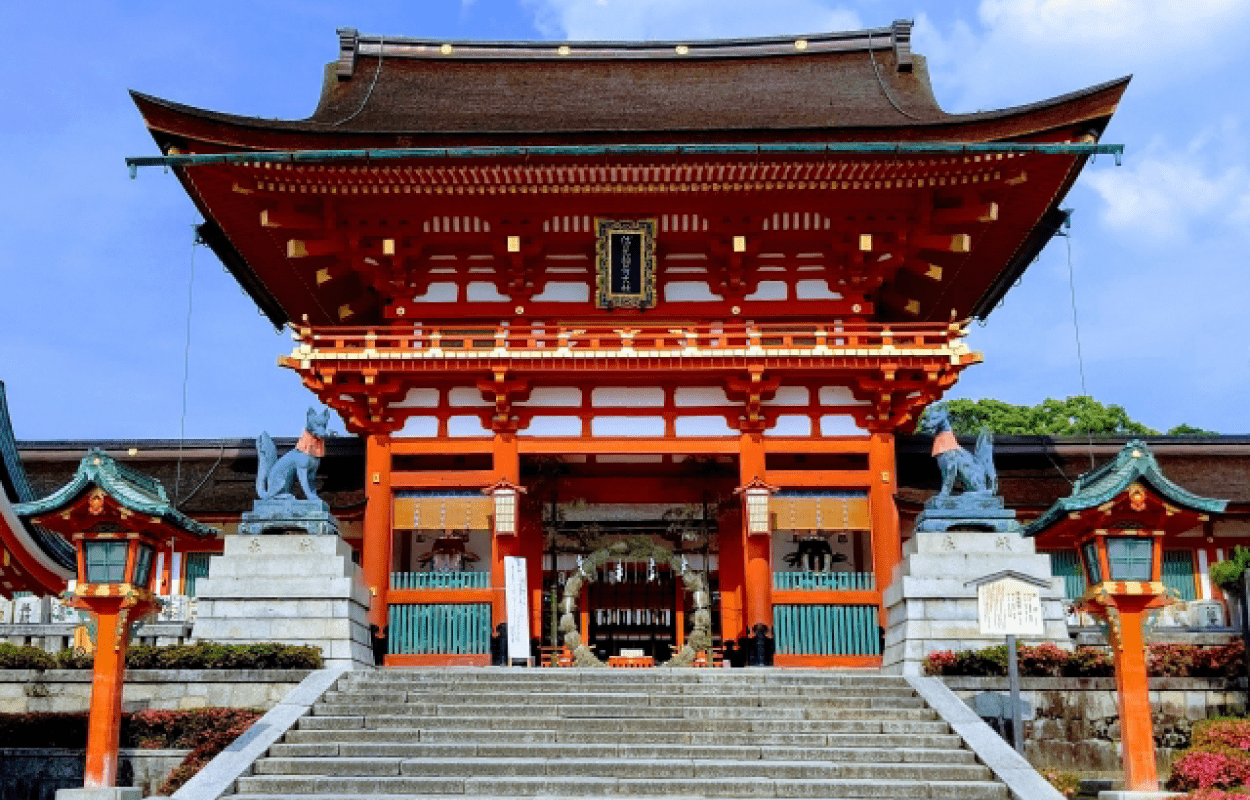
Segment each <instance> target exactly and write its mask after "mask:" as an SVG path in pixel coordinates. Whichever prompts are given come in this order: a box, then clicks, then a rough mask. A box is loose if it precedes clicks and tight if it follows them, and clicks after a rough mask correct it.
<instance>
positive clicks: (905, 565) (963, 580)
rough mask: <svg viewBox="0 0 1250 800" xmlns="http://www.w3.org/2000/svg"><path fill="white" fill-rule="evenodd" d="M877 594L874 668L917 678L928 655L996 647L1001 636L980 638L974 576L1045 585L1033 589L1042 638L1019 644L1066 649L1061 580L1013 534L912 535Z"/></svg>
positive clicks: (1028, 542)
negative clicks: (879, 629)
mask: <svg viewBox="0 0 1250 800" xmlns="http://www.w3.org/2000/svg"><path fill="white" fill-rule="evenodd" d="M905 553H906V556H905V558H904V560H903V562H902V563H900V564H899V565H898V566H897V567H896V568H895V574H894V580H893V581H892V582H891V584H890V587H889V588H888V589H887V590H886V592H885V596H884V599H885V604H886V620H887V624H886V631H885V649H884V651H883V653H882V669H883V670H884V671H885V672H888V673H893V674H902V675H920V674H923V672H924V664H923V662H924V659H925V657H926V656H927V655H928V654H929V653H932V652H934V651H935V650H975V649H980V648H982V647H990V646H993V645H1000V644H1003V643H1004V642H1005V637H1002V636H996V637H988V636H982V635H981V626H980V622H979V620H978V615H977V614H978V612H977V590H976V586H975V585H973V584H974V582H975V581H977V580H978V579H979V578H982V577H985V576H987V575H993V574H995V573H997V572H1001V571H1004V570H1010V571H1012V572H1016V573H1020V574H1022V575H1027V576H1029V577H1030V578H1035V579H1037V580H1040V581H1045V582H1046V583H1047V584H1048V586H1047V587H1046V588H1044V589H1042V590H1041V596H1042V618H1043V635H1042V636H1041V637H1038V638H1029V639H1025V638H1023V637H1022V638H1021V641H1022V642H1024V643H1027V644H1041V643H1043V642H1051V643H1053V644H1055V645H1058V646H1060V647H1063V648H1065V649H1068V648H1071V647H1072V642H1071V638H1070V637H1069V635H1068V625H1067V616H1066V613H1065V603H1064V596H1063V579H1062V578H1055V577H1053V576H1052V575H1051V574H1050V559H1049V557H1048V556H1046V555H1042V554H1038V553H1036V552H1035V551H1034V547H1033V541H1032V540H1031V539H1024V537H1022V536H1021V535H1020V534H1019V533H1016V532H1013V531H992V532H991V531H916V532H915V534H914V536H913V537H912V539H911V540H910V541H909V542H908V543H907V546H906V548H905Z"/></svg>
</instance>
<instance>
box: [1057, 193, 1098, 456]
mask: <svg viewBox="0 0 1250 800" xmlns="http://www.w3.org/2000/svg"><path fill="white" fill-rule="evenodd" d="M1071 219H1072V213H1071V212H1069V213H1068V220H1069V221H1070V220H1071ZM1063 238H1064V241H1065V242H1066V243H1067V246H1068V291H1069V294H1070V296H1071V299H1072V334H1073V337H1074V338H1075V339H1076V368H1077V370H1078V371H1079V372H1080V375H1081V396H1082V397H1085V398H1087V399H1092V398H1090V396H1089V390H1088V389H1086V388H1085V359H1084V358H1083V356H1082V355H1081V326H1080V324H1079V323H1078V321H1077V317H1076V270H1074V269H1073V267H1072V234H1071V233H1064V234H1063ZM1085 441H1086V444H1087V446H1088V447H1089V468H1090V471H1091V472H1092V471H1093V469H1094V434H1093V431H1092V430H1091V429H1090V426H1089V422H1088V420H1087V421H1086V423H1085Z"/></svg>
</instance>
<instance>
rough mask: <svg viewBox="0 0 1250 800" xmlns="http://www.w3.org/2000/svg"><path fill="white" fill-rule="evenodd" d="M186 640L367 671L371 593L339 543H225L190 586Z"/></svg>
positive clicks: (291, 539) (259, 539)
mask: <svg viewBox="0 0 1250 800" xmlns="http://www.w3.org/2000/svg"><path fill="white" fill-rule="evenodd" d="M196 595H197V606H198V609H197V615H196V620H195V627H194V628H193V629H192V631H191V635H192V638H194V639H196V640H197V641H198V640H203V641H212V642H219V643H221V644H245V643H254V642H280V643H282V644H293V645H315V646H317V647H320V648H321V654H322V655H323V656H324V657H325V663H326V666H327V667H334V666H351V667H364V666H372V665H373V651H372V650H371V649H370V641H369V623H368V616H367V613H368V610H369V593H368V590H367V589H366V588H365V586H364V581H363V580H362V579H361V576H360V567H357V566H356V565H355V564H353V563H352V559H351V547H349V546H348V544H347V543H346V542H344V541H343V540H342V539H340V538H338V537H337V536H298V535H297V536H230V537H227V538H226V548H225V553H224V554H223V555H220V556H214V557H213V558H212V559H210V560H209V566H208V577H207V578H201V579H200V580H199V581H198V582H197V583H196Z"/></svg>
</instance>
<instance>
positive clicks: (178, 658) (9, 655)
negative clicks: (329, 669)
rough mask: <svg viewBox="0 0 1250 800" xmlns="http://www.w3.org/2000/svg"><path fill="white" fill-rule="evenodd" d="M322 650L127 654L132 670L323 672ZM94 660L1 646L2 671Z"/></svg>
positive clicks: (170, 648)
mask: <svg viewBox="0 0 1250 800" xmlns="http://www.w3.org/2000/svg"><path fill="white" fill-rule="evenodd" d="M322 663H323V662H322V658H321V649H320V648H318V647H312V646H297V645H289V644H277V643H273V642H265V643H261V644H215V643H213V642H200V643H198V644H191V645H165V646H161V647H154V646H152V645H133V646H131V647H130V648H129V649H127V651H126V666H127V667H128V668H129V669H321V666H322ZM91 664H92V657H91V656H89V655H83V654H81V653H76V652H74V651H73V650H62V651H61V652H59V653H57V654H56V655H55V656H53V655H50V654H48V653H45V652H44V651H43V650H41V649H39V648H38V647H31V646H29V645H21V646H19V645H12V644H8V643H0V669H39V670H42V669H91Z"/></svg>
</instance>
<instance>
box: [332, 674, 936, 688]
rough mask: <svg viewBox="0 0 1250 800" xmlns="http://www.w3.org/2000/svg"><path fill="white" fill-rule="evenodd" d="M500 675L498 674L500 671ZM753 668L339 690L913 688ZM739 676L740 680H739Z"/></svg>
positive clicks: (368, 680) (365, 679) (420, 679)
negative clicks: (755, 673) (756, 674)
mask: <svg viewBox="0 0 1250 800" xmlns="http://www.w3.org/2000/svg"><path fill="white" fill-rule="evenodd" d="M501 672H502V671H501ZM751 672H752V670H746V671H743V670H692V671H691V674H689V675H686V676H679V675H677V674H676V673H673V672H671V671H669V670H659V671H655V670H620V671H616V670H612V671H607V670H596V671H594V672H593V673H590V674H585V673H583V674H580V675H579V674H578V671H577V670H569V669H559V670H553V671H552V672H551V673H546V674H548V675H550V677H542V678H529V679H525V678H519V679H515V678H512V677H511V676H509V677H506V678H505V677H500V674H501V673H495V675H493V676H486V677H483V678H481V679H479V680H454V679H446V678H442V677H438V678H430V677H425V676H408V675H404V674H403V673H398V674H394V675H393V674H392V671H390V670H388V671H386V672H383V673H373V674H369V675H367V676H347V677H344V678H343V679H342V680H341V681H340V682H339V683H340V685H341V686H348V685H351V686H361V687H366V688H370V689H372V688H377V687H391V688H407V687H411V688H412V689H421V688H429V689H436V690H446V691H478V690H482V691H485V690H489V689H501V688H507V689H512V690H516V689H518V688H521V687H526V688H529V687H535V688H550V689H554V690H565V691H567V690H568V689H569V687H577V688H585V689H587V690H594V689H603V690H605V691H608V690H611V689H612V688H614V687H652V686H655V687H665V688H669V689H672V690H675V691H676V690H688V689H695V688H697V687H715V688H716V689H723V688H726V687H728V688H733V689H740V690H745V689H758V690H774V689H780V688H788V689H793V690H813V691H830V690H837V689H860V688H881V689H897V690H899V691H903V692H910V691H911V687H910V686H909V685H908V684H907V682H906V681H905V680H903V679H901V678H895V677H892V676H838V675H836V674H831V675H830V676H828V677H816V676H813V677H812V678H809V679H806V680H803V679H797V680H796V679H793V678H786V677H785V676H779V675H775V674H774V675H771V676H765V677H760V678H751V677H748V676H749V675H750V673H751ZM740 675H741V676H743V677H738V676H740Z"/></svg>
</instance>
